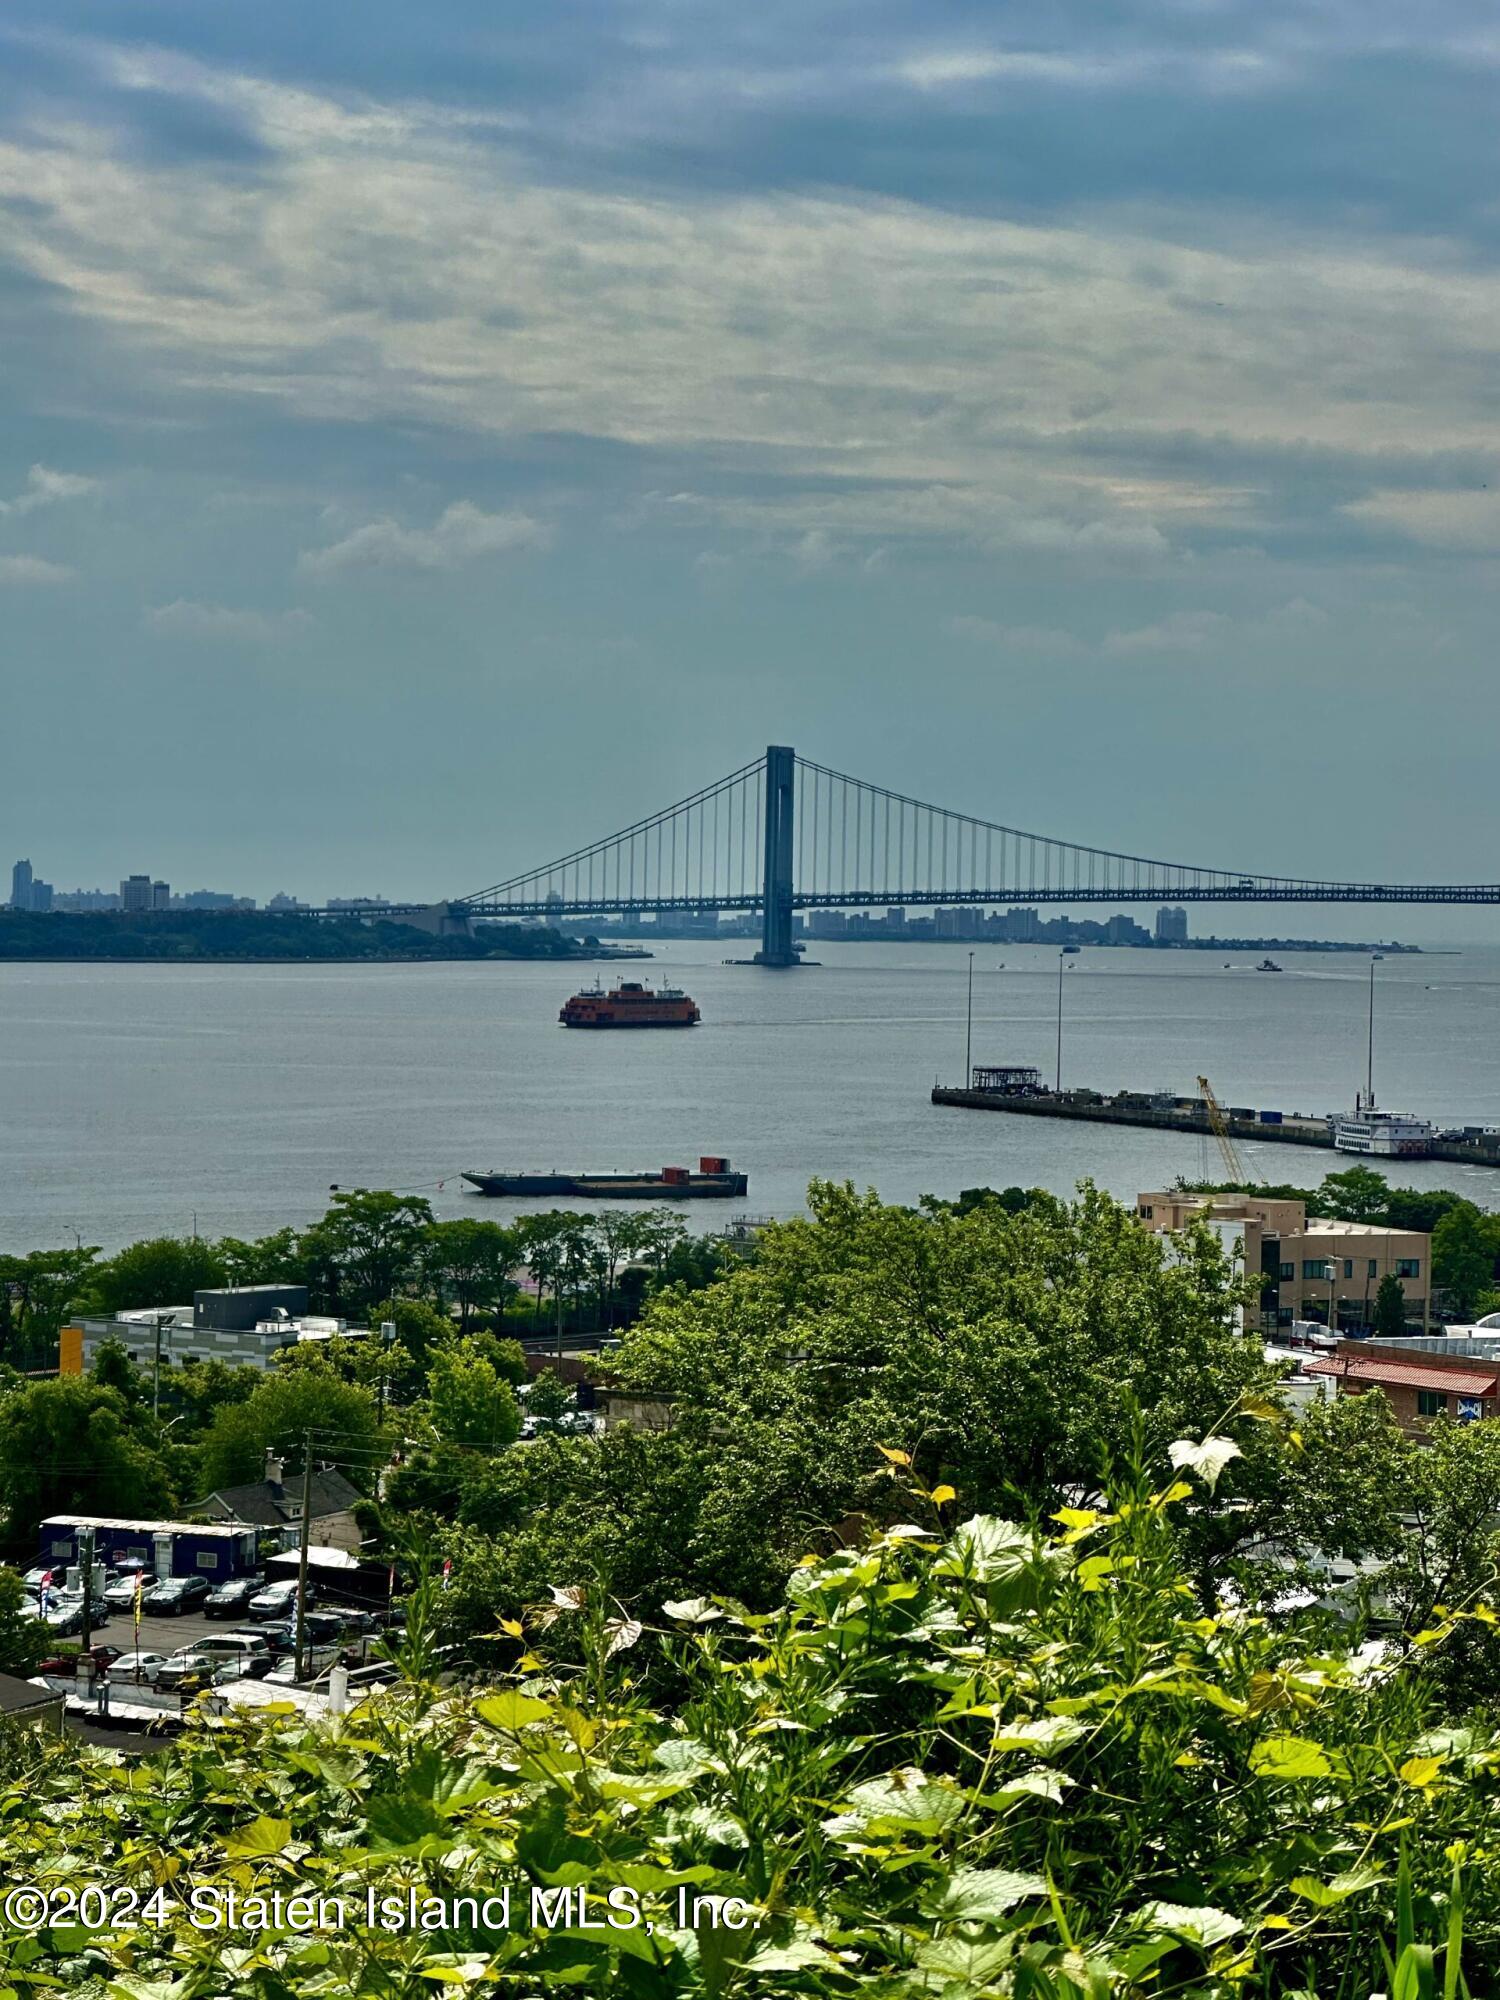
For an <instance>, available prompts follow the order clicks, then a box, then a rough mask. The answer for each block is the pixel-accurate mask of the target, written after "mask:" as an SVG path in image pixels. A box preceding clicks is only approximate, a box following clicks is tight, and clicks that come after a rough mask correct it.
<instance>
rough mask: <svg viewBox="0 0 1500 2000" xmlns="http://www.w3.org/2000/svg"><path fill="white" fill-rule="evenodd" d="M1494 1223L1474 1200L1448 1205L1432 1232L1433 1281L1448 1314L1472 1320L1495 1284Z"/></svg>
mask: <svg viewBox="0 0 1500 2000" xmlns="http://www.w3.org/2000/svg"><path fill="white" fill-rule="evenodd" d="M1496 1235H1497V1223H1496V1218H1495V1217H1493V1216H1488V1215H1483V1214H1481V1212H1480V1211H1479V1210H1478V1209H1477V1208H1476V1207H1475V1206H1474V1204H1473V1202H1470V1201H1465V1202H1460V1203H1458V1204H1457V1206H1456V1207H1454V1208H1451V1209H1450V1210H1449V1211H1448V1213H1447V1214H1446V1215H1445V1216H1444V1217H1443V1219H1442V1220H1441V1222H1439V1224H1438V1226H1437V1228H1436V1229H1435V1230H1434V1231H1433V1235H1432V1283H1433V1285H1434V1286H1435V1287H1436V1289H1437V1290H1438V1291H1439V1292H1441V1293H1442V1295H1443V1299H1444V1302H1445V1307H1446V1313H1447V1316H1448V1317H1449V1318H1451V1319H1455V1320H1472V1319H1473V1318H1474V1316H1475V1314H1476V1312H1477V1311H1478V1310H1479V1309H1480V1302H1481V1301H1482V1300H1484V1301H1487V1300H1488V1296H1489V1294H1490V1292H1491V1291H1492V1290H1493V1289H1494V1284H1495V1252H1496V1247H1497V1246H1496Z"/></svg>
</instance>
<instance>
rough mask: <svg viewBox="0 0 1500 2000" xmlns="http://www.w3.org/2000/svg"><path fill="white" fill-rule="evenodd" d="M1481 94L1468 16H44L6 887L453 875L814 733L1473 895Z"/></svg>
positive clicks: (262, 885) (1171, 838) (1, 525)
mask: <svg viewBox="0 0 1500 2000" xmlns="http://www.w3.org/2000/svg"><path fill="white" fill-rule="evenodd" d="M1497 81H1500V29H1497V27H1496V25H1495V20H1494V15H1493V11H1492V9H1490V8H1488V7H1481V6H1479V5H1471V4H1462V0H1430V4H1429V5H1428V6H1427V7H1425V8H1423V9H1421V10H1416V9H1413V8H1411V7H1410V6H1409V5H1405V4H1401V5H1397V4H1394V0H1357V3H1356V0H1325V4H1311V5H1309V4H1298V5H1288V4H1283V0H1255V4H1241V0H1086V4H1085V0H1046V4H1032V3H1031V0H1017V4H1012V5H1010V6H1007V7H1004V8H1001V7H997V6H995V5H993V4H991V5H983V6H981V5H978V4H975V0H938V4H934V3H933V0H925V4H924V0H859V4H858V5H856V4H853V0H822V3H821V4H820V0H759V4H757V5H756V6H754V7H746V6H744V5H732V6H731V5H725V4H720V0H693V4H691V5H689V4H687V0H611V4H608V5H603V6H601V5H593V4H587V0H579V4H572V5H562V6H559V5H558V4H557V0H547V3H546V4H543V0H508V4H507V5H506V6H504V7H497V6H494V5H493V4H488V0H485V4H481V0H427V4H425V5H424V6H423V7H421V8H413V7H411V6H410V5H409V4H400V5H397V4H395V0H323V4H320V5H318V6H316V7H308V6H306V5H305V4H298V5H295V6H294V5H288V4H283V0H257V4H256V5H255V6H254V7H224V6H217V5H210V4H207V0H46V4H45V5H42V4H37V0H19V4H15V3H14V0H13V4H12V5H11V6H10V7H9V8H8V9H6V11H5V13H4V16H3V19H0V635H3V636H0V734H3V741H4V753H5V754H4V759H3V765H0V769H3V772H4V783H3V786H0V858H3V859H4V861H5V863H6V864H7V865H8V862H9V859H10V858H11V857H12V856H13V855H20V854H27V855H29V856H30V857H31V859H32V860H33V862H34V863H35V866H36V868H37V871H38V872H39V873H40V874H42V875H44V876H46V877H47V878H48V879H49V880H51V881H53V882H54V883H56V884H57V885H58V886H59V887H62V888H72V887H74V886H77V885H82V886H84V887H92V886H95V885H102V886H113V885H114V884H115V883H116V882H117V881H118V879H119V877H120V876H121V875H123V874H125V873H129V872H132V871H137V870H139V871H149V872H151V873H153V874H156V875H165V876H167V877H169V879H170V880H171V881H172V883H173V885H174V887H180V888H183V889H189V888H196V887H203V886H207V887H213V888H220V889H232V890H235V891H237V892H240V893H248V894H253V895H256V896H261V897H264V896H266V895H268V894H270V893H271V892H273V891H275V890H277V889H286V890H290V891H291V892H293V893H296V894H299V895H301V896H303V897H310V898H315V899H316V898H321V897H323V896H326V895H330V894H335V895H337V894H360V893H365V894H372V893H384V894H386V895H388V896H391V897H394V898H411V897H420V898H423V899H426V898H429V897H431V898H436V897H440V896H446V895H461V894H464V893H466V892H468V891H470V890H473V889H477V888H479V887H481V886H483V885H484V884H486V883H488V882H492V881H495V880H498V879H501V878H502V877H504V876H506V875H509V874H511V873H517V872H520V870H521V869H522V868H524V867H528V866H530V865H532V864H535V863H541V862H544V861H546V860H547V859H549V858H550V857H551V856H552V855H553V854H556V853H559V852H562V851H566V850H568V849H570V848H572V847H574V846H576V845H578V844H580V843H581V842H582V841H584V840H586V839H589V838H592V837H594V836H596V835H601V834H604V833H607V832H609V831H610V830H611V829H612V828H614V827H616V826H621V825H624V824H626V823H628V822H630V821H632V820H634V819H637V818H639V817H641V816H642V815H643V814H645V813H646V812H648V811H650V810H651V809H652V808H654V807H656V806H660V805H666V804H668V803H670V802H671V801H672V800H674V799H676V798H679V797H681V796H683V795H684V794H686V793H688V792H690V791H693V790H695V789H697V788H698V787H699V786H700V785H701V784H704V783H706V782H708V781H709V780H711V779H713V778H715V777H717V776H719V775H720V774H722V773H724V772H727V771H729V770H732V769H735V768H737V767H738V766H740V765H741V764H743V763H745V762H746V761H748V760H749V759H750V758H751V757H753V756H754V755H756V754H757V752H758V751H759V750H760V749H761V748H763V746H764V745H765V744H766V743H768V742H783V743H790V744H793V745H794V746H796V747H797V748H798V749H799V751H801V752H802V753H803V754H805V755H806V756H809V757H812V758H816V759H818V760H820V761H821V762H823V763H825V764H829V765H832V766H834V767H835V768H837V769H841V770H844V771H849V772H853V773H855V774H857V775H859V776H862V777H866V778H869V779H872V780H874V781H877V782H880V783H884V784H888V785H892V786H894V787H896V788H898V789H900V790H902V791H904V792H907V793H909V794H912V795H914V796H916V797H919V798H924V799H929V800H932V801H934V802H936V803H938V804H942V805H947V806H951V807H954V808H957V809H960V810H963V811H966V812H972V813H975V814H978V815H981V816H984V817H989V818H994V819H997V820H1001V821H1005V822H1007V823H1009V824H1011V825H1018V826H1021V827H1025V828H1031V829H1034V830H1036V831H1038V832H1042V833H1049V834H1056V835H1060V836H1063V837H1066V838H1070V839H1076V840H1078V841H1081V842H1087V843H1093V844H1095V845H1099V846H1104V847H1115V848H1122V849H1125V850H1127V851H1129V852H1133V853H1145V854H1151V855H1158V856H1162V857H1165V858H1167V859H1172V860H1182V861H1186V862H1190V863H1197V864H1204V865H1220V866H1225V867H1230V868H1233V869H1235V870H1256V871H1260V870H1265V871H1269V872H1285V873H1311V874H1317V875H1320V876H1327V877H1356V878H1370V877H1380V878H1386V879H1403V878H1404V879H1408V880H1448V879H1454V880H1465V879H1468V880H1476V879H1477V880H1496V879H1500V865H1497V861H1496V850H1497V845H1500V841H1497V835H1500V788H1497V787H1496V785H1495V784H1494V781H1493V768H1494V751H1495V741H1496V724H1497V721H1500V687H1497V683H1496V676H1495V671H1494V612H1495V604H1496V590H1497V583H1500V367H1497V361H1500V203H1497V200H1496V195H1495V189H1496V187H1497V185H1500V178H1497V173H1496V165H1497V162H1496V153H1497V150H1500V121H1497V119H1496V117H1495V108H1496V86H1497ZM6 849H8V850H9V852H8V853H7V852H5V850H6ZM1267 923H1268V925H1270V927H1273V928H1276V927H1282V926H1283V918H1282V915H1281V913H1276V914H1275V915H1274V916H1273V915H1271V913H1267ZM1308 924H1309V925H1311V926H1312V927H1314V928H1322V929H1325V930H1329V931H1331V932H1333V933H1334V934H1337V931H1338V928H1339V926H1338V924H1337V923H1335V922H1332V921H1330V922H1320V921H1318V920H1317V919H1314V918H1313V917H1311V916H1310V917H1309V918H1308ZM1454 924H1457V925H1458V927H1459V930H1460V931H1462V932H1463V934H1465V935H1481V936H1488V935H1489V933H1490V932H1491V931H1492V930H1493V929H1494V921H1493V914H1492V913H1490V914H1484V913H1481V914H1480V915H1478V916H1476V917H1463V918H1454V919H1450V920H1444V919H1440V918H1436V917H1426V916H1424V917H1422V918H1421V919H1420V921H1417V920H1414V919H1411V918H1408V919H1407V920H1406V922H1405V924H1404V926H1403V924H1402V923H1401V922H1400V921H1399V920H1398V919H1397V918H1394V917H1391V916H1390V915H1389V913H1386V912H1380V913H1371V914H1370V915H1368V916H1365V917H1360V918H1358V919H1357V921H1356V924H1355V934H1368V932H1369V931H1371V930H1377V931H1379V932H1382V933H1386V932H1389V931H1391V930H1397V931H1401V932H1402V933H1403V934H1407V935H1412V934H1416V933H1417V932H1427V933H1433V932H1440V933H1442V934H1454V933H1453V932H1452V926H1453V925H1454ZM1304 927H1305V926H1304ZM1347 928H1348V927H1347V925H1346V926H1344V929H1345V930H1346V931H1347Z"/></svg>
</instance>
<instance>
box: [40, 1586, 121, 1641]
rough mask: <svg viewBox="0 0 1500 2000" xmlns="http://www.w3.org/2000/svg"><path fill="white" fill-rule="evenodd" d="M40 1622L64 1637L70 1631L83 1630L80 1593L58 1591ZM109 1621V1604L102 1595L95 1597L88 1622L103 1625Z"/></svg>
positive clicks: (92, 1624)
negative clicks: (74, 1594)
mask: <svg viewBox="0 0 1500 2000" xmlns="http://www.w3.org/2000/svg"><path fill="white" fill-rule="evenodd" d="M42 1622H43V1624H44V1625H46V1627H47V1629H48V1630H49V1631H51V1632H56V1633H58V1634H59V1636H62V1637H66V1636H67V1635H68V1634H69V1633H72V1632H81V1631H82V1630H83V1598H82V1596H81V1595H78V1596H73V1595H71V1594H68V1595H65V1594H64V1593H63V1592H61V1591H59V1592H58V1593H57V1595H56V1596H54V1597H53V1599H52V1600H51V1602H50V1603H49V1604H48V1606H47V1609H46V1610H45V1611H44V1612H43V1613H42ZM108 1622H109V1606H108V1605H107V1604H106V1603H105V1602H104V1599H103V1598H102V1597H96V1598H94V1600H93V1601H92V1604H91V1605H90V1615H89V1623H90V1625H91V1626H94V1625H105V1624H107V1623H108Z"/></svg>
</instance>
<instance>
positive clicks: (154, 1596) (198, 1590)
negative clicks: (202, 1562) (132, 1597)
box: [141, 1576, 209, 1618]
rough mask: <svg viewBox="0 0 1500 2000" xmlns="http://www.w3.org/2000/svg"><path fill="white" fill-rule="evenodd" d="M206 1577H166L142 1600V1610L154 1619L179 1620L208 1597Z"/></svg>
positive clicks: (154, 1584) (151, 1588)
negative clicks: (184, 1613)
mask: <svg viewBox="0 0 1500 2000" xmlns="http://www.w3.org/2000/svg"><path fill="white" fill-rule="evenodd" d="M208 1589H209V1585H208V1578H207V1577H206V1576H164V1577H162V1579H161V1580H160V1582H158V1583H153V1584H152V1585H151V1586H150V1588H149V1589H148V1590H147V1591H146V1592H145V1593H144V1595H143V1596H142V1598H141V1609H142V1611H145V1612H147V1613H149V1615H150V1616H151V1617H153V1618H179V1617H181V1615H182V1613H183V1612H184V1611H191V1610H192V1609H193V1607H194V1606H195V1605H198V1604H201V1603H202V1602H203V1600H204V1599H205V1598H206V1597H207V1596H208Z"/></svg>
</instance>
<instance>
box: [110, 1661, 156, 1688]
mask: <svg viewBox="0 0 1500 2000" xmlns="http://www.w3.org/2000/svg"><path fill="white" fill-rule="evenodd" d="M166 1664H167V1656H166V1654H165V1653H122V1654H121V1655H120V1657H119V1659H118V1660H113V1661H111V1663H110V1669H109V1680H110V1685H111V1686H112V1687H124V1686H130V1687H133V1686H135V1685H136V1684H137V1683H139V1684H140V1685H141V1686H143V1687H155V1686H156V1683H157V1681H158V1680H159V1679H160V1678H161V1670H162V1668H163V1667H164V1666H165V1665H166Z"/></svg>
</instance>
